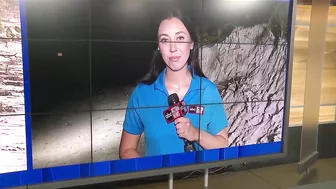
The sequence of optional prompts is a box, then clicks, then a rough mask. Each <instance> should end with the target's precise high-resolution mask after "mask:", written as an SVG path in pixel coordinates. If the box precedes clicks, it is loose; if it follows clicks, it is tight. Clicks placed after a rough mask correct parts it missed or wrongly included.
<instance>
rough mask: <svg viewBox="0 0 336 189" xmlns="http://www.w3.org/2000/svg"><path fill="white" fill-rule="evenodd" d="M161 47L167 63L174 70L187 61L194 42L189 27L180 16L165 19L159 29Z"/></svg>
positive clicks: (181, 66) (180, 67) (179, 68)
mask: <svg viewBox="0 0 336 189" xmlns="http://www.w3.org/2000/svg"><path fill="white" fill-rule="evenodd" d="M158 38H159V39H158V40H159V49H160V52H161V55H162V58H163V60H164V61H165V63H166V65H167V66H168V67H169V68H170V69H171V70H173V71H178V70H181V69H182V68H183V67H184V66H185V65H186V63H187V60H188V58H189V55H190V50H191V49H192V48H193V45H194V44H193V42H192V39H191V37H190V34H189V32H188V30H187V28H186V27H185V26H184V24H183V23H182V21H181V20H180V19H178V18H175V17H173V18H171V19H165V20H163V21H162V22H161V24H160V26H159V29H158Z"/></svg>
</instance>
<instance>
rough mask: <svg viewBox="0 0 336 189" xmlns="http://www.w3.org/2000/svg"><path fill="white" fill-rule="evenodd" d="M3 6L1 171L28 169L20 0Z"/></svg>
mask: <svg viewBox="0 0 336 189" xmlns="http://www.w3.org/2000/svg"><path fill="white" fill-rule="evenodd" d="M0 10H1V11H0V18H1V20H0V37H1V39H0V115H1V116H0V157H1V160H2V161H1V162H0V173H3V172H11V171H19V170H24V169H26V154H25V153H26V150H25V149H26V138H25V116H24V113H25V111H24V107H25V106H24V90H23V65H22V50H21V49H22V47H21V39H20V38H21V29H20V17H19V16H20V9H19V1H14V0H0ZM13 114H18V115H13ZM4 115H10V116H4Z"/></svg>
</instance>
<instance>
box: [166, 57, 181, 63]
mask: <svg viewBox="0 0 336 189" xmlns="http://www.w3.org/2000/svg"><path fill="white" fill-rule="evenodd" d="M180 58H181V56H171V57H169V60H170V61H171V62H177V61H178V60H180Z"/></svg>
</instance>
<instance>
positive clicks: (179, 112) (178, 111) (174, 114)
mask: <svg viewBox="0 0 336 189" xmlns="http://www.w3.org/2000/svg"><path fill="white" fill-rule="evenodd" d="M187 112H188V109H187V107H186V104H185V102H184V101H183V100H182V101H180V102H178V103H176V104H174V105H173V106H171V107H169V108H168V109H167V110H165V111H163V115H164V117H165V119H166V121H167V123H171V122H174V121H175V119H177V118H180V117H183V116H185V115H186V113H187Z"/></svg>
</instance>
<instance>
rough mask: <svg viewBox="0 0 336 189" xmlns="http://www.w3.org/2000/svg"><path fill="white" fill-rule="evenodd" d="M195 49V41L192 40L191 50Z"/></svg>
mask: <svg viewBox="0 0 336 189" xmlns="http://www.w3.org/2000/svg"><path fill="white" fill-rule="evenodd" d="M193 49H194V42H192V43H191V44H190V50H193Z"/></svg>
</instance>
